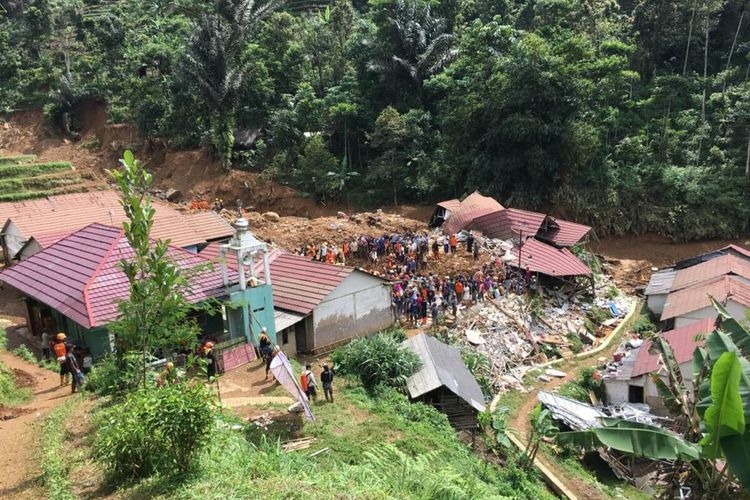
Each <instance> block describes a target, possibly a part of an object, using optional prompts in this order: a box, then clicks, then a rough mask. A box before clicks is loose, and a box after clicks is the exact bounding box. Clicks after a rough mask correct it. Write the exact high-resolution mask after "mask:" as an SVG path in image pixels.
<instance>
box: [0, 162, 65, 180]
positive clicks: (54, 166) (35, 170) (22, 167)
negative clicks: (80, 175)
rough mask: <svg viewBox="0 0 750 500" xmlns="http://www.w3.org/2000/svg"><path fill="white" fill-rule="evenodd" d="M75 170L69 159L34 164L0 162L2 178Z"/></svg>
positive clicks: (0, 175) (26, 176)
mask: <svg viewBox="0 0 750 500" xmlns="http://www.w3.org/2000/svg"><path fill="white" fill-rule="evenodd" d="M67 170H73V165H71V164H70V162H67V161H55V162H49V163H32V164H28V165H26V164H9V165H3V164H0V179H21V178H28V177H37V176H40V175H48V174H54V173H58V172H65V171H67Z"/></svg>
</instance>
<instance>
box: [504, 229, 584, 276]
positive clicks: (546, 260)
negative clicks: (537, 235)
mask: <svg viewBox="0 0 750 500" xmlns="http://www.w3.org/2000/svg"><path fill="white" fill-rule="evenodd" d="M520 251H521V262H520V264H521V265H520V267H521V268H522V269H526V268H528V269H529V270H530V271H531V272H532V273H539V274H545V275H547V276H556V277H564V276H591V274H592V272H591V269H589V268H588V267H587V266H586V264H584V263H583V262H581V261H580V260H579V259H578V257H576V256H575V255H573V253H572V252H571V251H570V250H568V249H567V248H556V247H553V246H551V245H547V244H546V243H542V242H541V241H539V240H535V239H533V238H531V239H528V240H526V241H525V242H524V244H523V248H522V249H521V250H520ZM518 252H519V248H518V246H517V245H516V246H514V247H513V250H511V253H512V254H513V255H515V256H516V260H514V261H511V262H509V265H511V266H513V267H519V262H518Z"/></svg>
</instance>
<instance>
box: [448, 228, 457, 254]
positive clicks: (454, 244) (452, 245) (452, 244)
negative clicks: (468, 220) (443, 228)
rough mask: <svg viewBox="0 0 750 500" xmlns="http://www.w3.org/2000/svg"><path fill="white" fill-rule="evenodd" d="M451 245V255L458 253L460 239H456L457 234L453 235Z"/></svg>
mask: <svg viewBox="0 0 750 500" xmlns="http://www.w3.org/2000/svg"><path fill="white" fill-rule="evenodd" d="M450 245H451V253H456V249H457V248H458V237H456V234H455V233H454V234H451V237H450Z"/></svg>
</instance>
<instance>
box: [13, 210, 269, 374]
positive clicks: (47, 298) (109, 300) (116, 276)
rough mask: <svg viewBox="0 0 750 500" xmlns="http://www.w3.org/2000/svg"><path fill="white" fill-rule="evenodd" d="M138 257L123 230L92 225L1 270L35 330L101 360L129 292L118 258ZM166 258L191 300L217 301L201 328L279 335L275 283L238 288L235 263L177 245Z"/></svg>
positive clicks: (220, 333) (217, 334)
mask: <svg viewBox="0 0 750 500" xmlns="http://www.w3.org/2000/svg"><path fill="white" fill-rule="evenodd" d="M133 255H134V253H133V249H132V248H131V247H130V245H129V243H128V241H127V238H126V237H125V234H124V231H123V230H122V229H121V228H115V227H110V226H106V225H103V224H99V223H94V224H90V225H88V226H86V227H84V228H83V229H80V230H78V231H76V232H74V233H72V234H70V235H69V236H67V237H65V238H62V239H60V240H59V241H57V242H55V243H54V244H52V245H50V246H49V247H47V248H44V249H43V250H42V251H40V252H39V253H37V254H35V255H33V256H31V257H29V258H28V259H26V260H24V261H22V262H19V263H18V264H16V265H14V266H13V267H10V268H7V269H5V270H3V271H2V272H0V281H2V282H3V283H4V284H5V285H7V286H10V287H12V288H14V289H16V290H18V291H19V292H20V293H21V294H22V296H23V300H24V301H25V302H26V310H27V315H28V328H29V331H30V332H31V334H32V335H34V336H37V337H41V334H42V332H44V331H45V330H46V331H47V332H48V333H51V334H54V333H57V332H65V334H66V335H67V336H68V338H69V339H70V340H72V341H73V342H74V343H75V344H76V346H77V347H78V348H80V349H81V350H83V351H84V352H87V353H89V354H90V355H91V356H92V357H93V358H94V359H96V358H100V357H102V356H103V355H105V354H106V353H108V352H111V351H112V349H113V347H114V338H113V337H112V334H111V333H110V332H109V331H108V329H107V325H108V324H109V323H111V322H113V321H114V320H116V319H117V317H118V315H119V309H118V304H119V303H120V302H122V301H124V300H127V298H128V296H129V290H130V289H129V283H128V280H127V277H126V276H125V274H124V273H123V272H122V270H121V269H120V262H121V261H122V260H127V259H129V258H132V257H133ZM169 257H170V258H171V259H172V260H173V262H174V263H175V264H176V265H177V266H178V267H179V268H180V270H181V272H183V273H186V274H187V276H188V282H189V286H188V288H187V289H186V290H185V291H184V293H185V296H186V298H187V300H188V301H189V302H190V303H192V304H201V303H205V302H208V301H214V302H216V301H218V304H219V307H216V308H214V309H213V311H214V312H212V313H209V312H200V313H196V320H197V321H198V324H199V325H200V328H201V331H202V334H205V335H208V336H211V337H214V338H216V339H218V340H219V341H223V340H229V339H231V338H240V337H245V339H246V340H247V341H251V342H252V341H254V340H255V339H256V338H257V335H256V334H257V332H258V331H260V329H261V328H262V327H263V326H266V325H268V327H269V330H271V332H272V333H273V334H274V335H273V336H274V337H275V328H273V323H274V312H273V298H272V296H271V291H270V287H266V286H263V284H262V283H260V284H259V286H257V287H256V288H255V289H252V288H248V289H247V290H242V291H240V290H239V288H238V286H237V283H238V276H237V272H236V271H234V270H232V269H225V270H224V272H223V273H222V271H221V269H219V266H218V265H217V264H215V263H211V262H209V261H207V260H206V259H205V258H203V257H201V256H199V255H197V254H195V253H191V252H188V251H186V250H184V249H182V248H178V247H170V250H169ZM237 311H240V313H239V317H238V312H237ZM242 311H245V312H244V313H242ZM274 340H275V338H274Z"/></svg>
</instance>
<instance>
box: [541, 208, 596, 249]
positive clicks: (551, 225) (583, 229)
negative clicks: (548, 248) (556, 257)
mask: <svg viewBox="0 0 750 500" xmlns="http://www.w3.org/2000/svg"><path fill="white" fill-rule="evenodd" d="M589 231H591V228H590V227H589V226H585V225H583V224H578V223H576V222H570V221H567V220H562V219H556V218H554V217H551V216H549V215H548V216H547V217H546V218H545V219H544V221H543V222H542V225H541V227H540V228H539V231H538V232H537V235H536V237H537V238H539V239H541V240H544V241H549V242H550V243H552V244H554V245H556V246H559V247H572V246H573V245H575V244H576V243H578V242H579V241H581V240H582V239H583V237H584V236H586V235H587V234H588V233H589Z"/></svg>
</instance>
